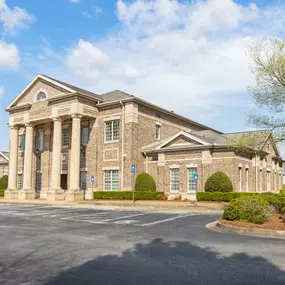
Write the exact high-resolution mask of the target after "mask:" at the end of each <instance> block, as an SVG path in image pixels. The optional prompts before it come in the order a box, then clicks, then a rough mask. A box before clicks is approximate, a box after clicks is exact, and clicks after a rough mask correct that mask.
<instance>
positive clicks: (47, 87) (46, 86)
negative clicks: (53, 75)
mask: <svg viewBox="0 0 285 285" xmlns="http://www.w3.org/2000/svg"><path fill="white" fill-rule="evenodd" d="M40 92H43V93H44V94H45V96H46V98H47V99H49V98H52V97H55V96H59V95H60V94H67V93H71V92H74V90H72V89H71V88H68V87H66V86H64V85H62V84H59V83H58V82H56V81H53V80H51V79H49V78H47V77H45V76H43V75H38V76H37V77H36V78H34V80H33V81H32V82H31V83H30V84H29V85H28V86H27V87H26V88H25V89H24V90H23V91H22V92H21V93H20V94H19V95H18V96H17V97H16V98H15V99H14V100H13V102H12V103H11V104H10V105H9V107H8V108H11V107H15V106H18V105H25V104H33V103H34V102H36V101H37V95H38V94H39V93H40Z"/></svg>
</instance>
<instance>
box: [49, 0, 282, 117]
mask: <svg viewBox="0 0 285 285" xmlns="http://www.w3.org/2000/svg"><path fill="white" fill-rule="evenodd" d="M116 14H117V17H118V20H119V22H120V25H119V26H116V29H114V30H113V31H112V32H110V33H108V35H107V37H106V38H101V39H99V40H98V39H97V40H96V41H88V40H87V39H81V40H80V41H79V42H78V43H77V44H76V45H75V46H73V47H72V48H70V49H69V50H68V52H67V54H66V55H64V56H63V58H64V60H65V63H66V64H67V66H68V68H69V71H66V77H65V78H62V75H60V74H61V73H59V72H58V69H57V71H55V73H56V75H59V76H60V77H61V78H62V79H65V80H67V81H70V80H72V82H73V83H74V84H78V85H80V86H85V88H87V89H91V90H93V91H94V92H98V93H100V92H106V91H110V90H112V89H122V90H124V91H126V92H130V93H131V94H135V95H137V96H140V97H142V98H144V99H146V100H149V101H151V102H153V103H156V104H159V105H161V106H163V107H166V108H169V109H173V110H175V111H176V112H178V113H182V114H184V115H187V116H189V117H191V118H193V117H194V118H195V117H196V119H199V120H202V122H207V121H209V122H212V118H214V117H218V116H222V115H221V113H222V112H229V111H228V110H229V108H231V110H233V109H235V110H236V112H237V113H239V114H241V113H242V114H243V113H244V109H246V108H248V107H250V106H251V103H252V102H251V98H250V96H249V95H248V94H247V91H246V88H247V85H249V84H251V83H252V82H253V80H254V78H253V75H252V74H251V73H250V71H249V65H248V58H247V56H246V49H247V47H248V46H249V45H250V43H252V41H254V40H255V39H256V37H260V36H264V35H265V36H266V35H277V36H280V35H281V34H282V33H284V31H283V30H284V28H283V27H284V25H285V5H280V6H275V7H273V6H267V7H262V8H258V7H257V6H256V5H255V4H249V5H242V4H237V3H235V2H234V1H233V0H207V1H205V0H197V1H185V2H182V1H180V0H135V1H132V2H130V1H123V0H118V1H117V10H116ZM276 16H278V17H276ZM272 22H274V25H268V23H272Z"/></svg>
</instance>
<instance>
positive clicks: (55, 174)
mask: <svg viewBox="0 0 285 285" xmlns="http://www.w3.org/2000/svg"><path fill="white" fill-rule="evenodd" d="M53 121H54V127H53V147H52V174H51V190H52V191H56V190H61V187H60V177H61V120H60V119H59V118H54V119H53Z"/></svg>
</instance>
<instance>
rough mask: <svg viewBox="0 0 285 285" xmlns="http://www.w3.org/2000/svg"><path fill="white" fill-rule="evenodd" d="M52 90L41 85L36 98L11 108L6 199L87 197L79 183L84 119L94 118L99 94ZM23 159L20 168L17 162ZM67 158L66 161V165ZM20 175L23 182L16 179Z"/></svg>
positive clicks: (80, 198)
mask: <svg viewBox="0 0 285 285" xmlns="http://www.w3.org/2000/svg"><path fill="white" fill-rule="evenodd" d="M57 88H58V86H57ZM49 93H50V92H48V91H47V90H44V89H43V88H40V89H39V90H38V92H37V93H36V98H35V99H34V102H33V103H30V102H29V103H24V104H18V105H16V106H9V107H8V109H7V111H8V112H9V113H10V119H9V127H10V153H11V158H10V164H9V181H8V189H7V191H6V192H5V197H7V198H8V199H22V200H26V199H35V198H36V197H39V198H45V199H48V200H64V199H66V200H69V201H72V200H83V199H84V196H85V191H83V190H82V189H81V187H80V170H81V165H80V164H81V160H80V157H81V150H82V145H81V137H82V134H81V124H82V121H84V122H85V123H86V122H87V123H88V122H89V121H90V120H95V119H96V113H97V108H96V106H95V105H96V104H97V103H98V98H96V97H94V96H90V95H87V94H82V93H80V92H70V93H66V94H62V93H61V96H54V97H51V96H49V95H50V94H49ZM11 105H12V104H11ZM63 126H64V128H65V129H66V127H68V143H67V145H63V137H62V134H63V130H64V128H63ZM69 129H70V130H71V132H70V133H69ZM20 130H21V135H22V136H24V139H23V141H24V147H23V148H22V149H20V146H19V135H20ZM65 133H66V132H65ZM65 140H66V138H65ZM69 141H70V143H69ZM43 158H44V159H43ZM21 159H23V164H22V167H21V166H20V165H19V161H20V160H21ZM63 159H64V160H66V161H64V163H65V164H66V165H63ZM63 166H64V169H63ZM19 169H20V172H19ZM19 173H20V174H19ZM62 173H66V174H67V177H68V181H67V186H68V187H67V189H62V188H61V176H62ZM19 175H21V177H22V185H19V184H20V183H17V177H18V176H19ZM87 191H88V190H87ZM87 195H88V196H92V195H90V194H89V193H87Z"/></svg>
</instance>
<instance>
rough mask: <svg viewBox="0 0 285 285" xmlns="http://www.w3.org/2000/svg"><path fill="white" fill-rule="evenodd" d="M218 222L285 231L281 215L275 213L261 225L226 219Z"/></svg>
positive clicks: (284, 223) (284, 222)
mask: <svg viewBox="0 0 285 285" xmlns="http://www.w3.org/2000/svg"><path fill="white" fill-rule="evenodd" d="M219 222H220V223H221V224H224V225H231V226H235V227H244V228H251V229H253V228H256V229H270V230H283V231H285V221H284V220H283V219H282V217H281V215H279V214H275V215H273V216H272V217H271V218H270V219H268V220H267V221H266V222H265V223H264V224H263V225H257V224H252V223H249V222H246V221H227V220H223V219H220V220H219Z"/></svg>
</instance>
